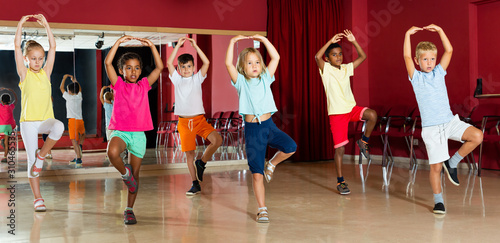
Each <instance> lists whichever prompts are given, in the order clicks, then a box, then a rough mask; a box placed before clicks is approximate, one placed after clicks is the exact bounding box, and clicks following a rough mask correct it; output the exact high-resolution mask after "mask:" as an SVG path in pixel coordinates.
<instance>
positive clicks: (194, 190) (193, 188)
mask: <svg viewBox="0 0 500 243" xmlns="http://www.w3.org/2000/svg"><path fill="white" fill-rule="evenodd" d="M199 193H201V186H200V185H199V184H198V185H194V184H193V186H191V189H189V191H187V192H186V195H188V196H194V195H196V194H199Z"/></svg>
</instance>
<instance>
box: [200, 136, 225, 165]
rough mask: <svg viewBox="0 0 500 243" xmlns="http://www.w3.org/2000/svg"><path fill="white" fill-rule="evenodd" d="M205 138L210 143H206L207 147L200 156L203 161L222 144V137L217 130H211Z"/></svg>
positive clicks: (208, 158) (210, 156)
mask: <svg viewBox="0 0 500 243" xmlns="http://www.w3.org/2000/svg"><path fill="white" fill-rule="evenodd" d="M207 140H208V141H210V145H208V147H207V149H205V152H204V153H203V156H202V157H201V160H202V161H203V162H205V163H207V161H209V160H210V159H211V158H212V155H213V154H214V153H215V151H217V149H218V148H219V147H220V145H221V144H222V137H221V136H220V134H219V133H218V132H217V131H213V132H211V133H210V134H209V135H208V136H207Z"/></svg>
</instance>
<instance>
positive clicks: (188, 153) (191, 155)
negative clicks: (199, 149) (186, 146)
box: [186, 150, 197, 181]
mask: <svg viewBox="0 0 500 243" xmlns="http://www.w3.org/2000/svg"><path fill="white" fill-rule="evenodd" d="M193 162H194V150H191V151H186V163H187V166H188V169H189V174H190V175H191V181H196V180H197V179H196V171H195V169H194V164H193Z"/></svg>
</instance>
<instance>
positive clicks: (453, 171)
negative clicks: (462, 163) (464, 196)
mask: <svg viewBox="0 0 500 243" xmlns="http://www.w3.org/2000/svg"><path fill="white" fill-rule="evenodd" d="M443 169H444V171H445V172H446V174H447V175H448V179H450V181H451V183H453V185H455V186H459V185H460V182H458V177H457V168H451V167H450V164H449V162H448V160H447V161H445V162H444V166H443Z"/></svg>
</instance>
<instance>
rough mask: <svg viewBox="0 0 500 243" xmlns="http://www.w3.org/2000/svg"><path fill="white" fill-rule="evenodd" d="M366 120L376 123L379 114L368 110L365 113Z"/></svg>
mask: <svg viewBox="0 0 500 243" xmlns="http://www.w3.org/2000/svg"><path fill="white" fill-rule="evenodd" d="M364 115H365V117H366V120H368V121H376V120H377V112H376V111H375V110H372V109H368V110H366V111H365V113H364Z"/></svg>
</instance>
